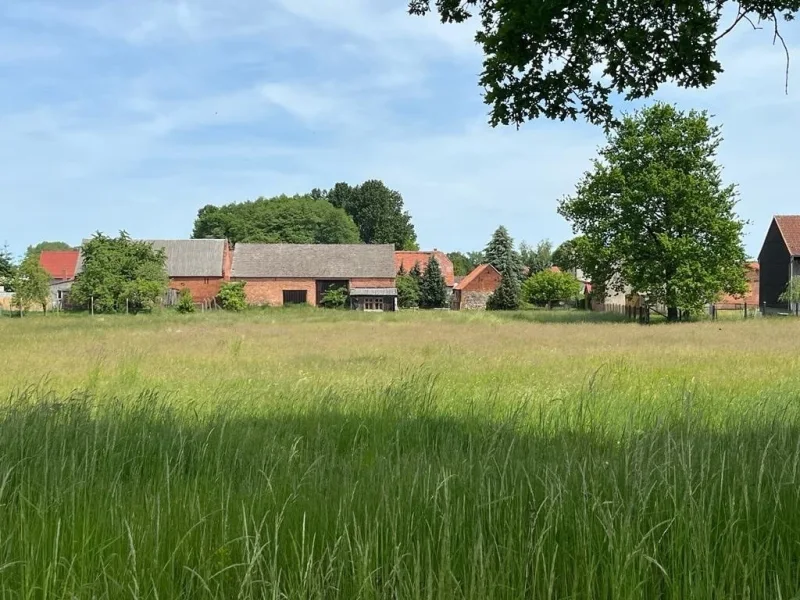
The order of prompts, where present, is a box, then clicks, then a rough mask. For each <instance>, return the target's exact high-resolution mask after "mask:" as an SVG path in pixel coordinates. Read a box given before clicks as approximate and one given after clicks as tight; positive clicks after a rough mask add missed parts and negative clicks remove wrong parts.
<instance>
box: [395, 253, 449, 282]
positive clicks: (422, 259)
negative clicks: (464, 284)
mask: <svg viewBox="0 0 800 600" xmlns="http://www.w3.org/2000/svg"><path fill="white" fill-rule="evenodd" d="M431 255H433V256H435V257H436V260H437V261H438V263H439V267H440V268H441V269H442V275H443V276H444V284H445V285H446V286H447V287H449V288H451V287H453V286H454V285H455V283H456V276H455V271H454V270H453V263H452V261H451V260H450V259H449V258H448V257H447V254H445V253H444V252H442V251H440V250H436V249H434V250H431V251H427V252H419V251H415V250H397V251H395V253H394V268H395V271H398V272H399V271H400V267H402V268H403V270H404V271H405V272H406V273H408V272H409V271H411V269H413V268H414V265H416V264H419V268H420V271H421V272H422V273H424V272H425V267H427V266H428V261H429V260H430V258H431Z"/></svg>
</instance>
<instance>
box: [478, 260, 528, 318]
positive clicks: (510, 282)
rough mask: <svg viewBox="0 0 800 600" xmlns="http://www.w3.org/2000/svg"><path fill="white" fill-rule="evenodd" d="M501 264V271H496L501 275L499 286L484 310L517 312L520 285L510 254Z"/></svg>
mask: <svg viewBox="0 0 800 600" xmlns="http://www.w3.org/2000/svg"><path fill="white" fill-rule="evenodd" d="M501 264H502V265H503V269H498V270H499V271H500V272H501V273H502V274H503V277H502V279H501V280H500V286H499V287H498V288H497V289H496V290H495V291H494V292H493V293H492V295H491V296H489V299H488V300H487V301H486V308H487V310H517V309H519V293H520V283H519V277H518V276H517V271H516V269H517V267H516V263H515V262H514V257H513V256H512V254H511V252H508V253H507V254H506V256H505V259H504V260H503V261H502V263H501Z"/></svg>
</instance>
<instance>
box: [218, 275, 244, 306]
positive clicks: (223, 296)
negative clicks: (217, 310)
mask: <svg viewBox="0 0 800 600" xmlns="http://www.w3.org/2000/svg"><path fill="white" fill-rule="evenodd" d="M244 286H245V282H244V281H232V282H230V283H224V284H223V285H222V288H221V289H220V291H219V303H220V305H221V306H222V308H223V309H225V310H232V311H234V312H240V311H243V310H244V309H245V308H247V296H245V293H244Z"/></svg>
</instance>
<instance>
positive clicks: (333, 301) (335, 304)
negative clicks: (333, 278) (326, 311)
mask: <svg viewBox="0 0 800 600" xmlns="http://www.w3.org/2000/svg"><path fill="white" fill-rule="evenodd" d="M346 303H347V288H343V287H332V288H330V289H328V290H327V291H326V292H325V293H324V294H322V299H321V300H320V302H319V305H320V306H322V307H323V308H344V305H345V304H346Z"/></svg>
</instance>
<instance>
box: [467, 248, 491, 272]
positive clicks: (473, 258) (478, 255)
mask: <svg viewBox="0 0 800 600" xmlns="http://www.w3.org/2000/svg"><path fill="white" fill-rule="evenodd" d="M467 260H468V261H469V262H470V264H471V265H474V266H473V269H474V268H475V267H478V266H480V265H482V264H484V263H485V262H486V255H485V254H484V253H483V250H476V251H473V252H467ZM471 270H472V269H470V271H471Z"/></svg>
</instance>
